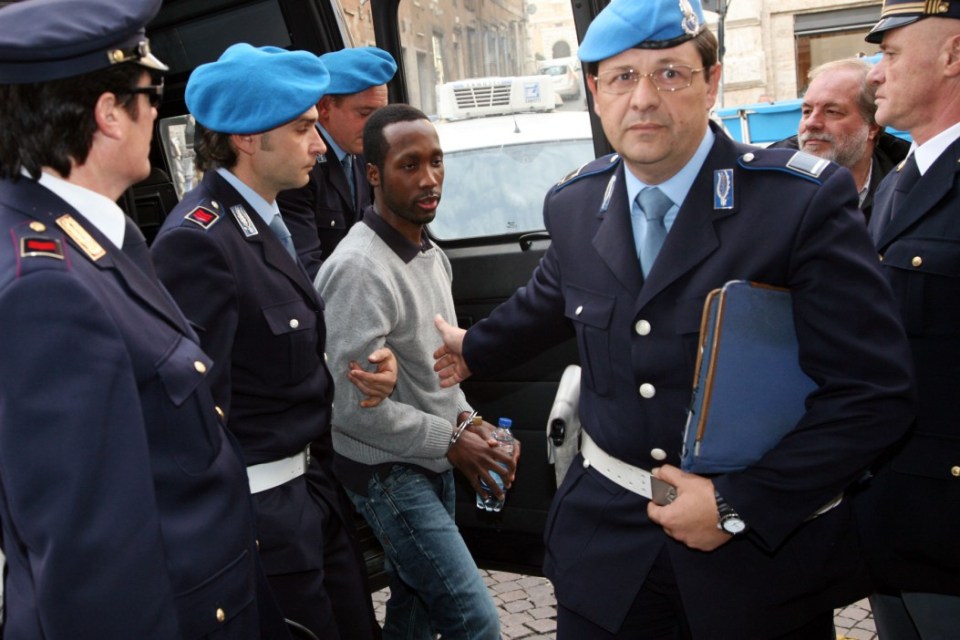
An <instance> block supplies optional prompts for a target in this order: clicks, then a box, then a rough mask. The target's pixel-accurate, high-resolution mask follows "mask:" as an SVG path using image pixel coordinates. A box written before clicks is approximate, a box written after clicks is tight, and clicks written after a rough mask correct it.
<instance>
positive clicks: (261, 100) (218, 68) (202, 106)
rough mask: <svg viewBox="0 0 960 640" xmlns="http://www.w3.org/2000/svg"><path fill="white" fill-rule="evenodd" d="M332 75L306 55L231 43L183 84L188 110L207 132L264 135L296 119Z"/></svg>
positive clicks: (316, 97)
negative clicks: (217, 56) (208, 130)
mask: <svg viewBox="0 0 960 640" xmlns="http://www.w3.org/2000/svg"><path fill="white" fill-rule="evenodd" d="M329 83H330V74H329V73H328V72H327V67H326V65H324V64H323V62H321V61H320V58H318V57H317V56H316V55H314V54H312V53H310V52H309V51H287V50H286V49H281V48H279V47H254V46H253V45H249V44H246V43H240V44H235V45H233V46H231V47H230V48H228V49H227V50H226V51H224V52H223V55H221V56H220V58H219V59H218V60H217V61H216V62H210V63H208V64H202V65H200V66H199V67H197V68H196V69H194V70H193V73H191V74H190V79H189V80H187V90H186V95H185V99H186V102H187V109H189V110H190V113H191V114H193V117H194V118H196V120H197V122H199V123H200V124H202V125H203V126H204V127H206V128H207V129H210V130H211V131H217V132H219V133H227V134H252V133H263V132H264V131H269V130H270V129H275V128H277V127H279V126H280V125H282V124H286V123H287V122H290V121H291V120H293V119H294V118H296V117H298V116H300V115H301V114H302V113H304V112H305V111H308V110H309V109H310V107H312V106H314V105H316V104H317V102H319V101H320V98H321V97H322V96H323V95H324V93H326V91H327V86H328V85H329Z"/></svg>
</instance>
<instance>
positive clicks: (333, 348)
mask: <svg viewBox="0 0 960 640" xmlns="http://www.w3.org/2000/svg"><path fill="white" fill-rule="evenodd" d="M368 211H369V214H365V216H366V215H371V216H372V215H375V214H373V212H372V210H368ZM374 222H375V223H379V224H376V225H375V226H378V227H383V226H385V225H386V223H385V222H383V221H382V219H377V220H375V221H374ZM391 232H392V234H396V232H395V231H393V230H392V228H389V227H387V232H386V233H388V234H390V233H391ZM397 235H398V234H397ZM391 241H392V242H396V241H397V238H394V237H391ZM406 245H407V247H406V249H407V251H404V252H403V253H405V254H409V255H408V256H407V257H412V259H411V260H410V261H409V262H405V261H404V260H403V258H402V257H401V256H400V255H398V253H397V252H396V251H395V250H394V249H393V248H391V247H390V245H388V244H387V243H386V242H385V241H384V239H383V238H381V237H380V236H379V235H378V234H377V233H376V232H375V231H374V230H373V229H371V227H370V226H368V225H367V224H362V223H361V224H356V225H354V226H353V227H352V228H351V229H350V232H349V233H348V234H347V236H346V237H345V238H344V239H343V240H342V241H341V242H340V244H339V245H337V249H336V251H334V252H333V253H332V254H331V255H330V257H329V258H327V260H326V261H324V263H323V265H322V266H321V268H320V272H319V273H318V274H317V278H316V280H315V282H314V285H315V286H316V288H317V291H318V292H319V293H320V296H321V297H322V298H323V300H324V303H325V305H326V309H325V312H324V317H325V319H326V324H327V356H328V358H329V360H328V363H327V364H328V366H329V368H330V371H331V373H332V374H333V376H334V380H335V388H336V392H335V395H334V409H333V446H334V449H336V451H337V453H339V454H340V455H342V456H344V457H347V458H349V459H351V460H354V461H356V462H360V463H363V464H369V465H376V464H381V463H384V462H407V463H412V464H416V465H419V466H421V467H423V468H425V469H429V470H431V471H438V472H439V471H446V470H447V469H450V468H451V464H450V463H449V462H448V460H447V458H446V453H447V448H448V447H449V443H450V436H451V434H452V432H453V428H454V423H455V422H456V420H457V415H458V414H459V413H460V412H461V411H468V410H470V407H469V405H468V404H467V402H466V398H465V397H464V395H463V392H462V391H461V390H460V387H459V386H455V387H451V388H448V389H441V388H440V384H439V379H438V377H437V374H436V372H434V370H433V364H434V359H433V352H434V351H435V350H436V349H437V347H439V346H440V344H441V340H440V334H439V333H438V332H437V330H436V327H435V326H434V323H433V317H434V316H435V315H436V314H438V313H439V314H441V315H443V317H444V318H445V319H446V320H447V321H448V322H451V323H453V324H456V318H455V314H454V307H453V295H452V294H451V290H450V285H451V282H452V271H451V268H450V261H449V260H448V259H447V256H446V255H444V253H443V252H442V251H441V250H440V249H439V248H437V247H436V246H433V245H431V246H430V248H429V249H427V250H425V251H415V250H414V249H413V247H412V246H411V245H410V244H409V242H406ZM383 346H387V347H389V348H390V349H392V350H393V352H394V354H396V356H397V361H398V369H399V371H398V377H397V387H396V389H395V390H394V392H393V394H392V395H391V396H390V397H389V398H387V399H386V400H384V401H383V402H382V403H380V405H379V406H377V407H375V408H372V409H363V408H361V407H360V404H359V403H360V401H361V399H362V397H361V393H360V391H359V390H358V389H357V388H356V387H355V386H354V385H353V384H351V383H350V382H349V381H348V380H347V379H346V373H347V371H348V369H349V367H348V363H349V362H350V361H351V360H356V361H357V362H359V363H361V364H362V365H364V367H365V368H367V369H368V370H369V369H370V366H369V364H368V363H367V360H366V359H367V355H369V354H370V353H372V352H373V351H374V350H376V349H378V348H380V347H383Z"/></svg>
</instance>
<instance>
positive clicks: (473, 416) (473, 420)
mask: <svg viewBox="0 0 960 640" xmlns="http://www.w3.org/2000/svg"><path fill="white" fill-rule="evenodd" d="M481 422H483V418H482V417H480V416H479V415H477V412H476V411H471V412H470V415H468V416H467V417H466V418H465V419H464V420H463V422H461V423H460V424H458V425H457V428H456V429H454V430H453V435H451V436H450V446H451V447H452V446H453V445H455V444H456V443H457V440H459V439H460V436H462V435H463V432H464V431H466V429H467V427H469V426H470V425H471V424H480V423H481Z"/></svg>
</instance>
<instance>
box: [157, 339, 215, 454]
mask: <svg viewBox="0 0 960 640" xmlns="http://www.w3.org/2000/svg"><path fill="white" fill-rule="evenodd" d="M212 366H213V361H212V360H211V359H210V358H209V357H208V356H207V354H205V353H204V352H203V351H202V350H201V349H200V347H199V345H197V344H195V343H193V342H192V341H190V340H188V339H187V338H185V337H184V336H182V335H177V337H176V340H175V341H174V342H173V344H172V345H171V348H170V349H168V350H167V352H166V353H165V354H164V356H163V357H162V358H161V359H160V361H159V362H158V363H157V365H156V368H157V375H158V377H159V378H160V382H161V385H162V386H163V389H164V391H165V395H164V396H156V404H155V405H154V407H153V410H152V415H153V416H155V417H156V418H158V419H160V420H161V421H162V427H163V428H162V430H161V432H162V433H164V434H165V441H164V442H163V443H155V445H156V446H159V447H162V448H164V449H166V450H167V451H168V452H169V453H170V454H171V455H172V456H173V457H174V459H176V461H177V464H178V465H179V466H180V467H181V468H182V469H183V470H184V471H186V472H188V473H199V472H201V471H203V470H205V469H207V468H208V467H209V466H210V464H211V463H212V462H213V459H214V458H215V457H216V456H217V454H218V453H219V452H220V438H219V433H218V430H219V428H220V426H219V423H218V422H217V419H216V415H215V413H214V409H213V399H212V397H211V395H210V390H209V387H208V386H207V384H206V376H207V375H208V374H209V372H210V369H211V367H212Z"/></svg>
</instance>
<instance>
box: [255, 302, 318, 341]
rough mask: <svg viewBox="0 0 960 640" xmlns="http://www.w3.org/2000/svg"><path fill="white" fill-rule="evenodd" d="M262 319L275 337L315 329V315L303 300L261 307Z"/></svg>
mask: <svg viewBox="0 0 960 640" xmlns="http://www.w3.org/2000/svg"><path fill="white" fill-rule="evenodd" d="M263 317H264V319H265V320H266V321H267V326H269V327H270V331H271V332H273V335H275V336H282V335H284V334H286V333H293V332H295V331H307V330H311V331H312V330H315V329H316V328H317V313H316V311H314V310H313V308H311V307H310V305H308V304H307V303H306V302H304V301H303V300H293V301H291V302H283V303H280V304H275V305H272V306H269V307H263Z"/></svg>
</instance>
